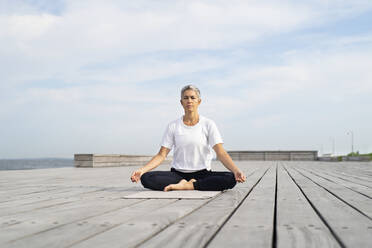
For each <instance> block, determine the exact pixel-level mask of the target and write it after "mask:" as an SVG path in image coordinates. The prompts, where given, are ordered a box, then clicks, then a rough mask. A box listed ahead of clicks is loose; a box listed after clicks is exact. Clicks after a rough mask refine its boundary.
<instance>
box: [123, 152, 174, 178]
mask: <svg viewBox="0 0 372 248" xmlns="http://www.w3.org/2000/svg"><path fill="white" fill-rule="evenodd" d="M169 152H170V149H168V148H166V147H164V146H162V147H161V148H160V150H159V152H158V154H156V155H155V156H154V157H152V159H151V160H150V161H149V162H148V163H147V164H146V165H145V166H143V167H141V168H139V169H138V170H136V171H134V172H133V173H132V176H131V177H130V179H131V180H132V182H138V181H139V180H140V179H141V176H142V175H143V174H144V173H146V172H148V171H150V170H152V169H154V168H156V167H158V166H159V165H160V164H161V163H162V162H163V161H164V159H165V158H166V157H167V156H168V153H169Z"/></svg>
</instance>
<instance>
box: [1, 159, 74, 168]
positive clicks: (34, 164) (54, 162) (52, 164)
mask: <svg viewBox="0 0 372 248" xmlns="http://www.w3.org/2000/svg"><path fill="white" fill-rule="evenodd" d="M73 166H74V160H73V159H72V158H71V159H70V158H35V159H0V170H31V169H44V168H61V167H73Z"/></svg>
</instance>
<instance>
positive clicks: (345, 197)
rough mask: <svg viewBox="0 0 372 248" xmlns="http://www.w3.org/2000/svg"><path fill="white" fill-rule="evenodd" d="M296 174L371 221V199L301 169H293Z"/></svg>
mask: <svg viewBox="0 0 372 248" xmlns="http://www.w3.org/2000/svg"><path fill="white" fill-rule="evenodd" d="M295 170H297V172H299V173H300V174H302V175H303V176H305V177H307V178H308V179H310V180H311V181H313V182H314V183H316V184H318V185H319V186H321V187H323V188H324V189H325V190H327V191H328V192H330V193H332V194H333V195H334V196H336V197H337V198H339V199H340V200H342V201H344V202H345V203H347V204H348V205H350V206H351V207H353V208H355V209H356V210H357V211H360V212H361V213H363V214H364V215H366V216H368V217H369V218H370V219H371V220H372V199H371V198H368V197H366V196H364V195H361V194H358V193H356V192H355V191H352V190H350V189H349V188H346V187H344V186H343V185H341V184H337V183H335V182H331V181H329V180H325V179H324V178H322V177H319V176H315V175H314V174H312V173H309V172H308V171H305V170H303V169H295Z"/></svg>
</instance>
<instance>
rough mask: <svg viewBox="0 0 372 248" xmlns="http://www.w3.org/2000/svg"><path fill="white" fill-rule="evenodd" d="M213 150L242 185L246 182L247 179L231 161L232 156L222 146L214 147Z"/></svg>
mask: <svg viewBox="0 0 372 248" xmlns="http://www.w3.org/2000/svg"><path fill="white" fill-rule="evenodd" d="M213 149H214V151H215V152H216V154H217V158H218V160H220V161H221V162H222V164H223V165H224V166H225V167H226V168H227V169H228V170H230V171H231V172H232V173H234V175H235V179H236V181H237V182H240V183H242V182H245V179H246V178H245V175H244V173H243V172H242V171H241V170H240V169H239V168H238V167H237V166H236V165H235V163H234V161H233V160H232V159H231V157H230V155H229V154H228V153H227V152H226V151H225V149H224V148H223V146H222V144H216V145H214V146H213Z"/></svg>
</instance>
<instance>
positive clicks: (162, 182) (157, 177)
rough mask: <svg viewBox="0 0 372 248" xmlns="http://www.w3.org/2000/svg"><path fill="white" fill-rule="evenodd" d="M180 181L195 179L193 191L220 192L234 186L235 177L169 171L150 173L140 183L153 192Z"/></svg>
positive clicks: (204, 172)
mask: <svg viewBox="0 0 372 248" xmlns="http://www.w3.org/2000/svg"><path fill="white" fill-rule="evenodd" d="M182 179H186V180H187V181H189V180H190V179H195V180H196V182H194V183H193V184H194V189H196V190H204V191H206V190H208V191H220V190H225V189H231V188H233V187H234V186H235V184H236V181H235V176H234V174H233V173H231V172H224V171H213V172H212V171H208V170H201V171H197V172H191V173H183V172H180V171H177V170H175V169H174V168H172V169H171V171H150V172H147V173H145V174H143V175H142V176H141V183H142V185H143V186H144V187H145V188H148V189H153V190H164V188H165V187H166V186H168V185H169V184H175V183H179V181H181V180H182Z"/></svg>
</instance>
